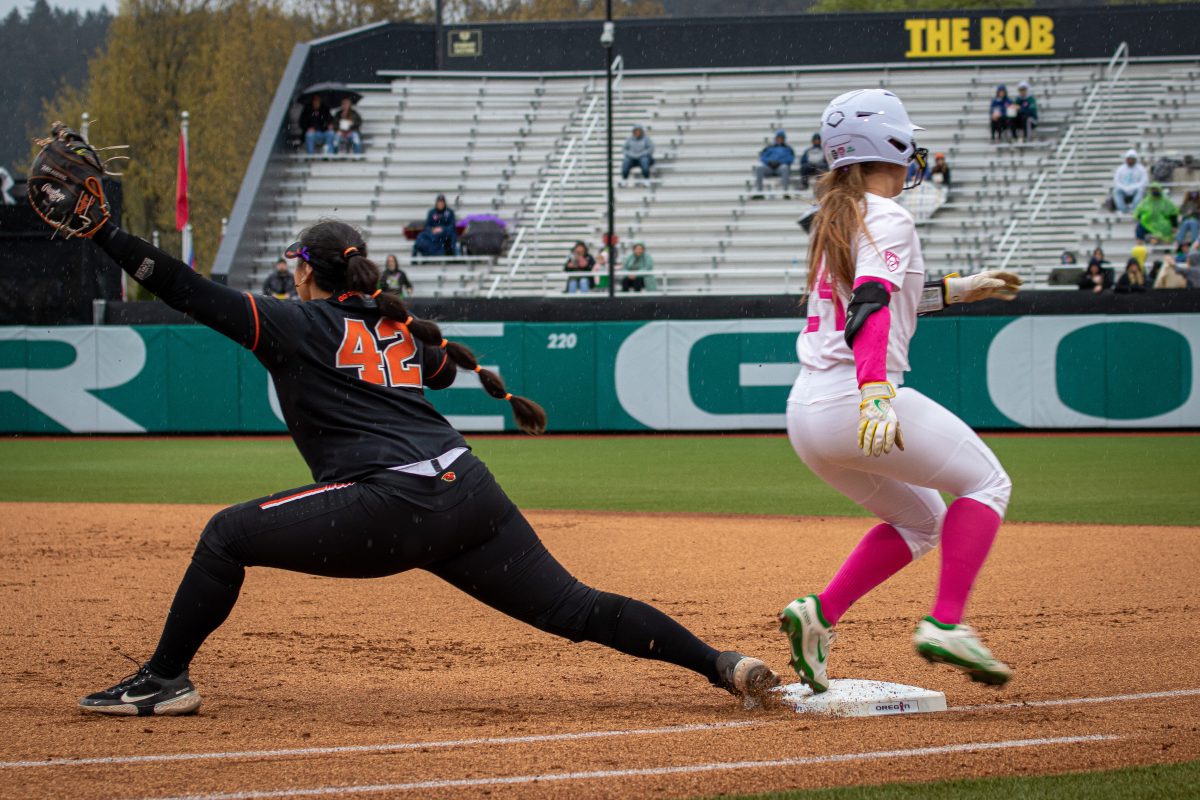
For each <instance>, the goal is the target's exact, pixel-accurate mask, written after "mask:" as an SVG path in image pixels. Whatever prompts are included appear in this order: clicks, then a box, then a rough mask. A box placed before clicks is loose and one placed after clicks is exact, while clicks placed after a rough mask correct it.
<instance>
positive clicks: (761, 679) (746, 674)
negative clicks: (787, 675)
mask: <svg viewBox="0 0 1200 800" xmlns="http://www.w3.org/2000/svg"><path fill="white" fill-rule="evenodd" d="M717 674H718V675H719V676H720V684H719V685H720V686H721V687H722V688H723V689H725V690H726V691H728V692H729V693H730V694H731V695H733V696H734V697H737V698H740V699H741V701H742V705H743V707H744V708H746V710H750V709H752V708H760V707H761V706H762V705H763V703H764V702H765V701H766V700H767V698H768V697H770V694H769V693H770V691H771V690H772V689H774V688H775V687H776V686H778V685H779V676H778V675H776V674H775V673H774V672H773V671H772V670H771V668H770V667H768V666H767V665H766V664H764V663H763V662H762V661H760V660H759V659H757V658H751V657H750V656H744V655H742V654H741V653H736V652H734V651H733V650H726V651H725V652H724V653H721V655H719V656H717Z"/></svg>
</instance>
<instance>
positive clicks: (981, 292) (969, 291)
mask: <svg viewBox="0 0 1200 800" xmlns="http://www.w3.org/2000/svg"><path fill="white" fill-rule="evenodd" d="M945 280H946V303H947V304H949V303H974V302H975V301H976V300H984V299H986V298H989V297H999V298H1000V299H1001V300H1012V299H1014V298H1015V297H1016V296H1017V290H1018V289H1020V288H1021V279H1020V278H1019V277H1017V276H1016V275H1014V274H1013V273H1011V272H1001V271H1000V270H988V271H987V272H978V273H976V274H974V275H968V276H967V277H965V278H960V277H958V276H957V275H950V276H947V277H946V279H945Z"/></svg>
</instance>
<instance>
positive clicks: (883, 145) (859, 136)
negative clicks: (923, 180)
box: [821, 89, 925, 170]
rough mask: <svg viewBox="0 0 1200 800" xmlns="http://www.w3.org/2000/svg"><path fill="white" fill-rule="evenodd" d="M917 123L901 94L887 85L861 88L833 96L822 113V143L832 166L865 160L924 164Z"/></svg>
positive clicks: (923, 153)
mask: <svg viewBox="0 0 1200 800" xmlns="http://www.w3.org/2000/svg"><path fill="white" fill-rule="evenodd" d="M923 130H925V129H924V128H922V127H919V126H917V125H914V124H913V123H912V120H910V119H909V118H908V112H907V111H905V110H904V104H903V103H901V102H900V98H899V97H897V96H896V95H894V94H892V93H891V92H889V91H888V90H886V89H858V90H856V91H853V92H846V93H845V94H843V95H841V96H840V97H837V98H836V99H834V101H833V102H832V103H830V104H829V105H828V106H827V107H826V108H825V113H824V114H822V115H821V146H822V147H823V148H824V150H825V161H826V163H828V164H829V168H830V169H837V168H838V167H845V166H848V165H850V164H857V163H860V162H864V161H886V162H887V163H889V164H899V165H900V166H903V167H907V166H908V165H909V164H910V163H911V162H912V161H913V160H914V158H917V159H919V161H920V162H921V163H920V167H921V169H922V170H923V169H924V167H925V164H924V161H925V151H924V150H923V149H920V148H918V147H917V141H916V139H915V138H914V134H915V132H916V131H923Z"/></svg>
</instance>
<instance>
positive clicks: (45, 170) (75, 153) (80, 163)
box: [28, 122, 110, 239]
mask: <svg viewBox="0 0 1200 800" xmlns="http://www.w3.org/2000/svg"><path fill="white" fill-rule="evenodd" d="M38 144H39V145H41V147H42V149H41V151H40V152H39V153H38V154H37V156H35V157H34V159H33V166H32V167H30V168H29V183H28V194H29V204H30V205H32V206H33V210H34V211H36V212H37V214H38V216H39V217H41V218H42V219H44V220H45V221H46V222H47V223H48V224H49V225H50V227H52V228H54V229H55V231H57V232H59V233H62V234H64V235H65V236H66V237H67V238H70V237H72V236H82V237H84V238H85V239H87V238H91V237H92V236H93V235H95V233H96V231H98V230H100V229H101V228H103V227H104V224H105V223H106V222H108V219H109V216H110V215H109V209H108V201H107V200H106V199H105V197H104V187H103V186H102V185H101V183H100V180H101V178H102V177H103V176H104V175H105V174H106V173H107V171H106V170H105V168H104V162H102V161H101V160H100V156H99V155H98V154H97V153H96V150H95V148H93V147H92V146H91V145H90V144H88V143H87V141H86V140H85V139H84V138H83V137H82V136H80V135H79V134H78V133H76V132H75V131H73V130H71V129H70V128H68V127H67V126H66V125H63V124H62V123H61V122H56V123H54V127H53V128H52V130H51V132H50V136H49V138H46V139H41V140H39V141H38Z"/></svg>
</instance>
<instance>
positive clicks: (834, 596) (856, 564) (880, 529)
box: [819, 522, 912, 625]
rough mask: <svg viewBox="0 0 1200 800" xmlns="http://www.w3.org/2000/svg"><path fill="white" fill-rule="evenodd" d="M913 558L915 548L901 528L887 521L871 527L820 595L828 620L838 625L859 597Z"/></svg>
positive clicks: (822, 609)
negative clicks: (897, 528) (900, 530)
mask: <svg viewBox="0 0 1200 800" xmlns="http://www.w3.org/2000/svg"><path fill="white" fill-rule="evenodd" d="M911 561H912V551H911V550H909V549H908V544H907V543H906V542H905V541H904V538H903V537H902V536H901V535H900V532H899V531H897V530H896V529H895V528H893V527H892V526H891V525H888V524H887V523H886V522H883V523H880V524H879V525H876V526H875V527H874V528H871V530H869V531H867V535H866V536H864V537H863V538H862V541H860V542H859V543H858V546H857V547H855V548H854V552H852V553H851V554H850V556H849V557H848V558H847V559H846V560H845V562H843V563H842V566H841V569H839V570H838V571H837V574H836V575H834V576H833V580H831V581H830V582H829V585H828V586H826V587H825V591H823V592H821V594H820V595H819V598H820V600H821V613H822V614H823V615H824V616H825V620H826V621H827V622H828V623H829V624H830V625H836V624H837V622H838V620H839V619H841V618H842V614H845V613H846V609H848V608H850V606H852V605H854V603H855V602H857V601H858V598H860V597H862V596H863V595H864V594H866V593H867V592H869V591H871V590H872V589H874V588H875V587H876V586H878V585H879V584H881V583H883V582H884V581H886V580H887V579H888V578H890V577H892V576H893V575H895V574H896V573H897V572H899V571H900V570H901V569H903V568H904V566H905V565H906V564H908V563H910V562H911Z"/></svg>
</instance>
